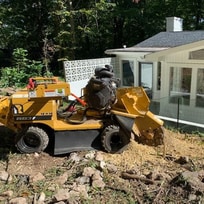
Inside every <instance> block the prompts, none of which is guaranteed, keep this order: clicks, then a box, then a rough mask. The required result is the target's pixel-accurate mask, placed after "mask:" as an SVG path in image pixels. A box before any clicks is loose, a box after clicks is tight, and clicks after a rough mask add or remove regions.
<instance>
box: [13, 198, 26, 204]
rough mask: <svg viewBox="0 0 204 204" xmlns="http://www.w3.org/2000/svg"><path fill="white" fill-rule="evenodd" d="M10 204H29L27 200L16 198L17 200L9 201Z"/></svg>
mask: <svg viewBox="0 0 204 204" xmlns="http://www.w3.org/2000/svg"><path fill="white" fill-rule="evenodd" d="M9 204H28V202H27V201H26V198H23V197H16V198H12V199H11V200H10V201H9Z"/></svg>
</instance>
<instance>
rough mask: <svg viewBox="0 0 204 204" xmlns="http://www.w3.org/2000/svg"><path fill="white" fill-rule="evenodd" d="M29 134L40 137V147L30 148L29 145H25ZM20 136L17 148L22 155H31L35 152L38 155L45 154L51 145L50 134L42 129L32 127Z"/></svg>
mask: <svg viewBox="0 0 204 204" xmlns="http://www.w3.org/2000/svg"><path fill="white" fill-rule="evenodd" d="M28 133H31V134H34V135H36V136H37V137H38V139H39V141H40V145H39V146H38V147H29V146H28V145H26V144H25V142H24V138H25V136H26V134H28ZM19 136H20V139H19V140H18V141H17V143H16V147H17V149H18V150H19V151H20V152H21V153H26V154H27V153H28V154H30V153H34V152H38V153H40V152H43V151H44V150H45V149H46V147H47V146H48V143H49V137H48V134H47V133H46V132H45V131H44V130H43V129H42V128H39V127H35V126H30V127H29V128H28V129H26V130H24V131H23V133H22V132H21V133H20V134H19Z"/></svg>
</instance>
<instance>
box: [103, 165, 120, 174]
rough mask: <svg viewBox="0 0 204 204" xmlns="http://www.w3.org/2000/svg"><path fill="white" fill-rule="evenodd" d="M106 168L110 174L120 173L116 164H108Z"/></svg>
mask: <svg viewBox="0 0 204 204" xmlns="http://www.w3.org/2000/svg"><path fill="white" fill-rule="evenodd" d="M106 168H107V170H108V172H109V173H116V172H117V171H118V168H117V166H115V165H114V164H106Z"/></svg>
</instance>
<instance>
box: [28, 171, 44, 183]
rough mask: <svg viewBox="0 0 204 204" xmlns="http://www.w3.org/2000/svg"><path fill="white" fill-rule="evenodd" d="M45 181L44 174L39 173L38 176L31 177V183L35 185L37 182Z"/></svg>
mask: <svg viewBox="0 0 204 204" xmlns="http://www.w3.org/2000/svg"><path fill="white" fill-rule="evenodd" d="M44 179H45V177H44V176H43V174H42V173H40V172H38V173H37V174H36V175H34V176H32V177H30V181H31V182H33V183H35V182H37V181H41V180H44Z"/></svg>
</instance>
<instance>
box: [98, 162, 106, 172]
mask: <svg viewBox="0 0 204 204" xmlns="http://www.w3.org/2000/svg"><path fill="white" fill-rule="evenodd" d="M99 166H100V168H101V169H102V170H103V169H105V167H106V162H104V161H100V164H99Z"/></svg>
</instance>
